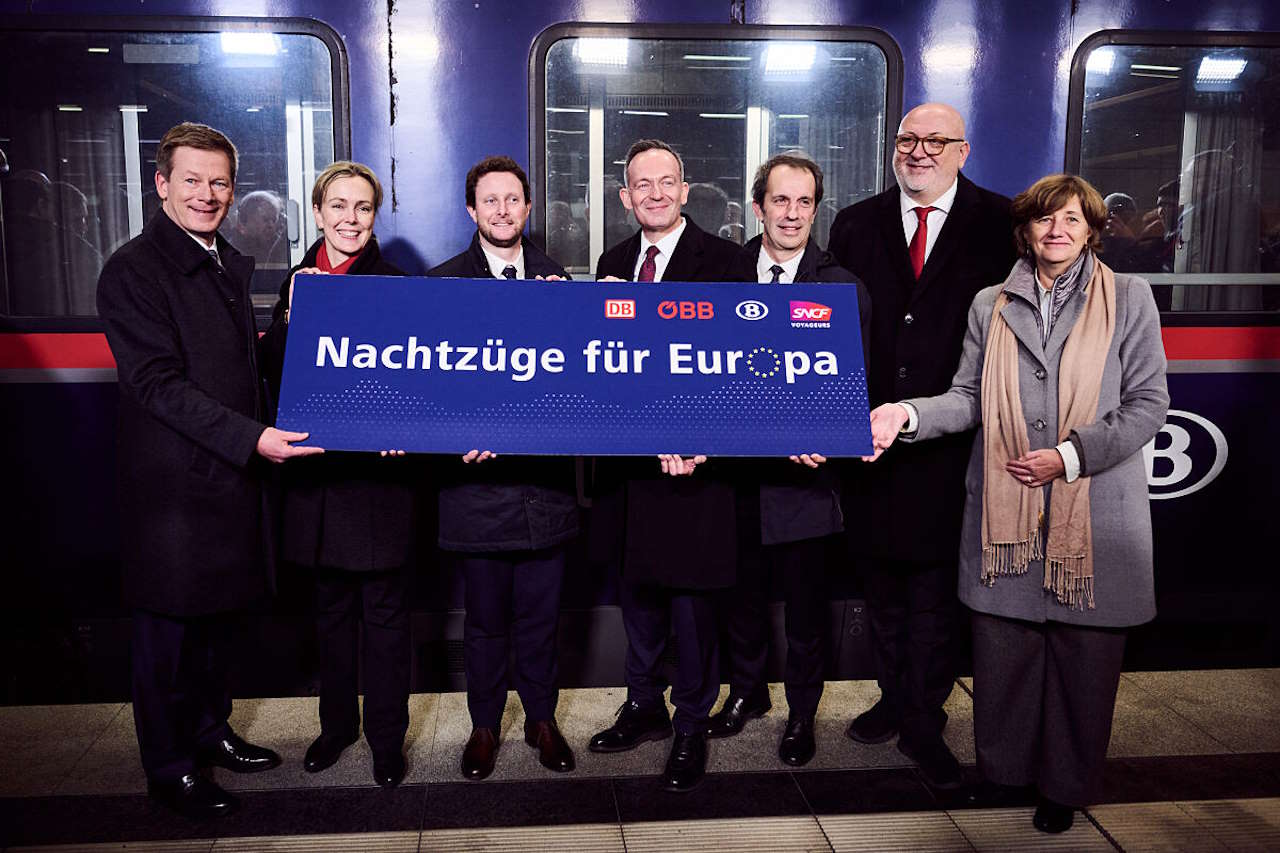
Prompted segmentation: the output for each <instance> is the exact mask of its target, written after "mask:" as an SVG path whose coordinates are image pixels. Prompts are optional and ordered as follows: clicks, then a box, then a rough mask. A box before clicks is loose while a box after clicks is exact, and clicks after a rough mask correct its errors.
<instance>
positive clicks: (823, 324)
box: [791, 300, 831, 329]
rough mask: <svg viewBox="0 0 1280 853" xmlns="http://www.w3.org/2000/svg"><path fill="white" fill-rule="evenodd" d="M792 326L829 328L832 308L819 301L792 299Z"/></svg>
mask: <svg viewBox="0 0 1280 853" xmlns="http://www.w3.org/2000/svg"><path fill="white" fill-rule="evenodd" d="M791 328H793V329H829V328H831V309H830V308H829V307H828V306H826V305H823V304H821V303H819V302H799V301H797V300H792V301H791Z"/></svg>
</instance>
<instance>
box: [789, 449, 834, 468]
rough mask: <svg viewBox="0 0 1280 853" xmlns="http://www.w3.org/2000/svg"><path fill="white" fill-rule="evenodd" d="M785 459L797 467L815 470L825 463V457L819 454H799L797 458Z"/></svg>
mask: <svg viewBox="0 0 1280 853" xmlns="http://www.w3.org/2000/svg"><path fill="white" fill-rule="evenodd" d="M787 458H789V459H790V460H791V461H792V462H795V463H796V464H798V465H805V466H807V467H809V468H817V467H818V466H819V465H821V464H822V463H823V462H826V461H827V457H825V456H823V455H822V454H821V453H801V454H800V455H799V456H789V457H787Z"/></svg>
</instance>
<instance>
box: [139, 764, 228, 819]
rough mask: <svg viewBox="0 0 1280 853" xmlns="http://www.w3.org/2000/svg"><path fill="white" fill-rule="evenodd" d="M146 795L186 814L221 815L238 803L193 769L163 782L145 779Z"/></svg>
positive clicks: (195, 816)
mask: <svg viewBox="0 0 1280 853" xmlns="http://www.w3.org/2000/svg"><path fill="white" fill-rule="evenodd" d="M147 795H148V796H150V797H151V799H153V800H155V801H156V802H158V803H163V804H164V805H166V806H168V807H169V808H171V809H173V810H174V811H176V812H177V813H178V814H180V815H183V816H184V817H189V818H197V819H199V818H207V817H222V816H223V815H229V814H231V813H232V812H233V811H235V810H236V807H237V806H238V805H239V803H238V802H237V800H236V798H235V797H233V796H231V795H230V794H228V793H227V792H226V791H224V790H222V788H220V787H218V783H217V782H214V781H212V780H210V779H206V778H204V777H203V776H200V775H198V774H195V773H188V774H187V775H186V776H183V777H182V778H181V779H174V780H172V781H167V782H152V781H148V782H147Z"/></svg>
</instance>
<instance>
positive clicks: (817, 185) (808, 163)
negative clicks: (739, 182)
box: [751, 154, 822, 207]
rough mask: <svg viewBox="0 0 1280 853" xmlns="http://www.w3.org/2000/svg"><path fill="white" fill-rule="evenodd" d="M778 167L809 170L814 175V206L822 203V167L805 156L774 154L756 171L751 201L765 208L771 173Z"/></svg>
mask: <svg viewBox="0 0 1280 853" xmlns="http://www.w3.org/2000/svg"><path fill="white" fill-rule="evenodd" d="M778 166H790V167H791V168H793V169H808V170H809V174H811V175H813V206H814V207H817V206H818V205H819V204H820V203H821V202H822V167H821V166H819V165H818V164H817V163H815V162H813V161H812V160H810V159H809V158H808V157H805V156H804V155H803V154H774V155H773V156H772V157H770V158H769V159H768V160H765V161H764V163H762V164H761V165H760V168H759V169H756V178H755V180H754V181H752V182H751V200H752V201H754V202H755V203H756V204H758V205H760V206H761V207H764V193H765V190H766V189H768V187H769V173H770V172H772V171H773V170H774V169H775V168H777V167H778Z"/></svg>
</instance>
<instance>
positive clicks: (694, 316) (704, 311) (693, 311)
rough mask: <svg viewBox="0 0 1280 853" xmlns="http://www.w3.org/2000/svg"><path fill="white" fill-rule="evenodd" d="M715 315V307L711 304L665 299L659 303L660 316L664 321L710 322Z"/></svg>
mask: <svg viewBox="0 0 1280 853" xmlns="http://www.w3.org/2000/svg"><path fill="white" fill-rule="evenodd" d="M715 315H716V310H715V306H714V305H713V304H712V303H710V302H684V301H680V302H676V301H675V300H674V299H665V300H663V301H662V302H659V303H658V316H659V317H661V318H662V319H664V320H676V319H679V320H710V319H711V318H712V317H714V316H715Z"/></svg>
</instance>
